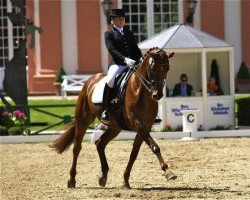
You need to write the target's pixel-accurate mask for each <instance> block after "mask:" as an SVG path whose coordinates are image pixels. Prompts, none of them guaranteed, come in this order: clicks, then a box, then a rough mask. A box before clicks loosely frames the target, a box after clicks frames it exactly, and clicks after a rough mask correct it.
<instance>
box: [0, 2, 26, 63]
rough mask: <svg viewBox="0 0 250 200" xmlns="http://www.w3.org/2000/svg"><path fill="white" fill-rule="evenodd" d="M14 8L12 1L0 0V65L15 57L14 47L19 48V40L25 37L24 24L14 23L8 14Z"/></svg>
mask: <svg viewBox="0 0 250 200" xmlns="http://www.w3.org/2000/svg"><path fill="white" fill-rule="evenodd" d="M13 10H14V7H12V4H11V1H10V0H7V1H0V27H1V28H0V44H1V45H0V67H5V66H6V63H7V62H8V61H9V60H10V59H11V58H12V57H13V52H14V49H16V48H18V40H19V39H21V38H22V39H24V38H25V36H24V26H20V25H16V24H12V22H11V21H10V19H9V18H8V16H7V13H10V12H12V11H13Z"/></svg>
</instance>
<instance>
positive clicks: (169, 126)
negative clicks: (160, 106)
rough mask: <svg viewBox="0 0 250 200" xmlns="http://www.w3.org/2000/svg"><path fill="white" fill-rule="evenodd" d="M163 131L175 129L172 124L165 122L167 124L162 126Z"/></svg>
mask: <svg viewBox="0 0 250 200" xmlns="http://www.w3.org/2000/svg"><path fill="white" fill-rule="evenodd" d="M161 131H162V132H165V131H173V130H172V127H171V125H170V124H165V126H164V127H163V128H162V130H161Z"/></svg>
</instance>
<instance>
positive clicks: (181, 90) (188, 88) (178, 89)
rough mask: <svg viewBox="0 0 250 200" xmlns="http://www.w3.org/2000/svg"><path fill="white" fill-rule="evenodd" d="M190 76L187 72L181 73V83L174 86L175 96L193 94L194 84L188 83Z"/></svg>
mask: <svg viewBox="0 0 250 200" xmlns="http://www.w3.org/2000/svg"><path fill="white" fill-rule="evenodd" d="M187 82H188V77H187V75H186V74H181V75H180V83H177V84H176V85H175V86H174V90H173V96H183V97H185V96H191V94H192V90H193V86H192V85H190V84H188V83H187Z"/></svg>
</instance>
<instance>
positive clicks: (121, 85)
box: [92, 68, 134, 130]
mask: <svg viewBox="0 0 250 200" xmlns="http://www.w3.org/2000/svg"><path fill="white" fill-rule="evenodd" d="M133 72H134V71H133V69H132V68H128V69H126V70H125V71H123V72H122V73H120V74H118V75H117V76H116V78H115V87H114V88H113V91H112V94H111V101H110V106H109V110H110V112H112V113H114V115H115V117H116V119H117V122H118V124H119V125H120V127H121V128H122V129H124V130H130V129H129V128H128V127H127V126H126V125H125V123H124V117H123V113H122V110H121V104H122V103H123V101H124V94H125V89H126V86H127V83H128V80H129V78H130V77H131V75H132V74H133ZM105 84H106V76H105V77H103V78H102V79H101V80H100V81H99V82H98V83H97V84H96V86H95V89H94V91H93V94H92V102H93V103H95V104H101V103H102V100H103V99H102V98H103V91H104V86H105Z"/></svg>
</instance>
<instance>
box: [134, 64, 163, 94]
mask: <svg viewBox="0 0 250 200" xmlns="http://www.w3.org/2000/svg"><path fill="white" fill-rule="evenodd" d="M154 64H155V62H154V60H153V59H152V60H151V63H150V67H153V65H154ZM131 69H132V70H133V71H134V72H135V74H136V75H137V76H138V78H139V80H140V81H141V83H142V84H143V85H144V86H145V88H146V89H147V90H148V92H152V91H153V90H154V83H156V84H162V85H163V86H164V85H165V79H164V80H163V81H159V80H154V79H153V78H151V77H152V76H151V74H148V77H149V78H150V80H147V79H146V78H145V77H144V76H143V75H141V74H140V73H139V72H138V71H137V69H138V67H136V66H133V67H131Z"/></svg>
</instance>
